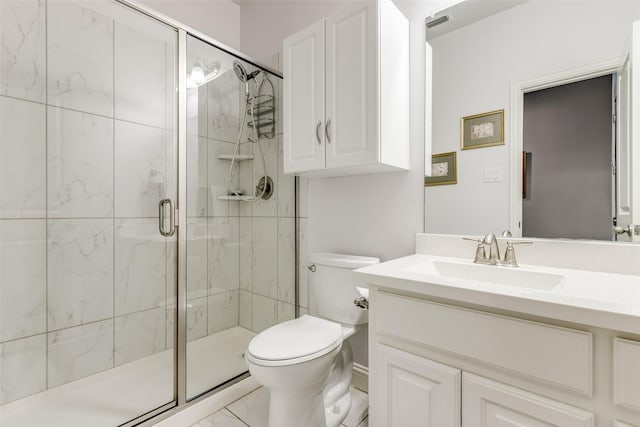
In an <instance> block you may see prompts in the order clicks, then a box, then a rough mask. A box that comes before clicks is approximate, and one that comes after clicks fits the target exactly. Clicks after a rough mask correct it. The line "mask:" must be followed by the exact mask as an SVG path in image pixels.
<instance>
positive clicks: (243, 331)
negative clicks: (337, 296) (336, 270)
mask: <svg viewBox="0 0 640 427" xmlns="http://www.w3.org/2000/svg"><path fill="white" fill-rule="evenodd" d="M0 39H1V43H2V47H3V49H2V53H1V57H0V425H2V426H3V427H12V426H18V425H19V426H44V425H46V426H64V427H71V426H75V425H78V426H88V425H91V426H98V427H99V426H116V425H135V424H137V423H141V422H144V421H145V420H147V419H150V418H152V417H153V416H155V415H157V414H160V413H162V412H164V411H167V410H170V409H172V408H175V407H176V406H179V405H182V404H184V403H185V402H186V401H189V400H191V399H194V398H197V397H199V396H201V395H203V394H206V393H209V392H211V390H215V389H216V388H219V387H221V386H224V385H225V384H229V383H230V382H233V381H234V380H236V379H238V378H242V377H243V376H244V375H246V372H247V366H246V364H245V362H244V359H243V352H244V350H245V349H246V346H247V344H248V342H249V340H250V339H251V338H252V337H253V335H254V334H255V333H256V332H259V331H261V330H262V329H264V328H266V327H269V326H271V325H273V324H275V323H277V322H280V321H283V320H288V319H291V318H293V317H294V313H295V289H296V286H295V268H296V267H295V229H296V227H295V221H296V219H295V181H294V179H293V178H292V177H289V176H285V175H283V173H282V146H281V144H282V138H281V135H280V129H281V119H280V108H279V107H280V105H279V103H280V99H281V96H280V92H281V85H280V83H281V79H280V76H278V75H277V74H276V73H273V72H271V71H269V70H267V69H264V68H259V67H258V66H256V65H255V63H253V61H251V60H250V59H248V58H246V57H243V55H241V54H239V53H238V52H234V51H233V50H231V49H228V48H225V47H224V46H221V45H219V44H218V45H219V46H221V47H216V44H217V43H216V42H215V41H213V40H210V39H208V38H207V37H206V36H204V35H201V34H197V33H196V32H194V31H188V30H186V29H184V27H182V26H181V25H180V24H178V23H175V22H171V21H168V20H167V19H163V20H159V19H156V18H155V17H154V15H153V13H152V12H150V11H148V10H144V11H142V10H140V9H139V8H133V7H131V6H129V5H128V4H125V3H121V2H115V1H109V0H78V1H66V0H15V1H14V0H0ZM276 59H277V58H276ZM243 73H244V74H243Z"/></svg>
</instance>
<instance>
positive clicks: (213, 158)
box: [208, 139, 250, 217]
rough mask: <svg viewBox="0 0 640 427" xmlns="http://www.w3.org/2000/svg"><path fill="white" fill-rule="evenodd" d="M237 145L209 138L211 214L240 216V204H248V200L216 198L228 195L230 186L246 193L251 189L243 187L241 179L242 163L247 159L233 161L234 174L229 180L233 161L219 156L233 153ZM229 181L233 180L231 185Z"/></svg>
mask: <svg viewBox="0 0 640 427" xmlns="http://www.w3.org/2000/svg"><path fill="white" fill-rule="evenodd" d="M235 147H236V145H235V144H230V143H228V142H220V141H214V140H211V139H210V140H209V166H208V171H209V177H208V180H209V216H216V217H224V216H238V209H239V208H238V204H239V203H243V204H246V202H233V201H228V200H217V199H216V196H225V195H227V194H228V193H229V190H230V189H231V188H230V187H232V188H233V190H236V191H244V192H245V193H246V192H247V191H248V190H250V188H245V187H241V186H240V179H239V170H240V167H241V163H246V162H247V161H235V162H234V163H233V164H234V166H233V174H232V175H231V180H229V168H230V167H231V161H230V160H221V159H219V158H218V155H219V154H233V153H234V151H235ZM229 182H231V185H229Z"/></svg>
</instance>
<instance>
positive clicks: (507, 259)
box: [502, 240, 533, 267]
mask: <svg viewBox="0 0 640 427" xmlns="http://www.w3.org/2000/svg"><path fill="white" fill-rule="evenodd" d="M528 244H533V242H532V241H531V240H520V241H516V242H514V241H513V240H507V248H506V249H505V250H504V259H503V260H502V265H504V266H507V267H517V266H518V261H517V260H516V251H515V249H514V247H513V245H528Z"/></svg>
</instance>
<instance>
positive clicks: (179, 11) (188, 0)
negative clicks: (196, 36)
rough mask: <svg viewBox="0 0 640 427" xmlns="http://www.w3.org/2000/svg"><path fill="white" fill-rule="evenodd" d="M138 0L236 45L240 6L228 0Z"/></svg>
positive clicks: (215, 37)
mask: <svg viewBox="0 0 640 427" xmlns="http://www.w3.org/2000/svg"><path fill="white" fill-rule="evenodd" d="M140 3H142V4H145V5H147V6H149V7H151V8H153V9H155V10H156V11H158V12H160V13H161V14H164V15H166V16H168V17H171V18H173V19H175V20H177V21H180V22H181V23H183V24H185V25H187V26H189V27H191V28H193V29H194V30H198V31H201V32H203V33H205V34H207V35H209V36H211V37H213V38H214V39H216V40H218V41H221V42H222V43H224V44H226V45H228V46H229V47H232V48H234V49H238V50H239V49H240V6H238V4H236V3H234V2H232V1H231V0H140Z"/></svg>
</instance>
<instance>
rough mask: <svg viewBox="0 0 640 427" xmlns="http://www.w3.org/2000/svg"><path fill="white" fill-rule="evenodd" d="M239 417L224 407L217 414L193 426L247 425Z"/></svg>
mask: <svg viewBox="0 0 640 427" xmlns="http://www.w3.org/2000/svg"><path fill="white" fill-rule="evenodd" d="M246 426H247V425H246V424H245V423H243V422H242V421H241V420H240V419H239V418H238V417H236V416H235V415H233V414H232V413H231V412H229V410H227V409H222V410H221V411H218V412H216V413H215V414H213V415H211V416H209V417H207V418H205V419H204V420H202V421H200V422H199V423H197V424H194V425H193V427H246Z"/></svg>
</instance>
